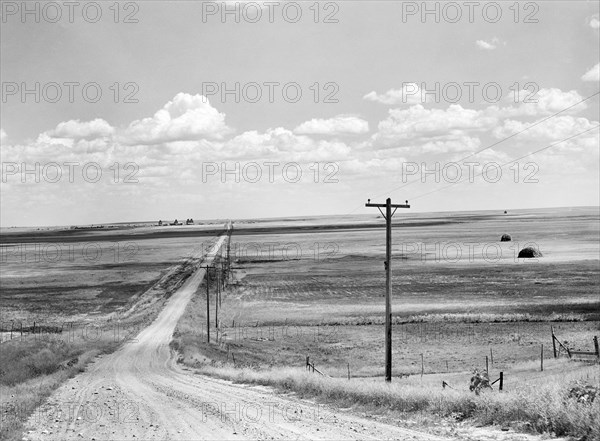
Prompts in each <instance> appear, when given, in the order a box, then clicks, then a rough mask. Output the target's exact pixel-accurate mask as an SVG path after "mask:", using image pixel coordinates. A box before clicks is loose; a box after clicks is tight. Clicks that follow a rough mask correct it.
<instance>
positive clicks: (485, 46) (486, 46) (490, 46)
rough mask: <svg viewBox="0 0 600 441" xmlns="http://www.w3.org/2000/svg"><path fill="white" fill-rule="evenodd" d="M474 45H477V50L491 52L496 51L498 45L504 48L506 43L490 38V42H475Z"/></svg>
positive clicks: (496, 38)
mask: <svg viewBox="0 0 600 441" xmlns="http://www.w3.org/2000/svg"><path fill="white" fill-rule="evenodd" d="M475 44H476V45H477V47H478V48H479V49H482V50H484V51H493V50H494V49H496V48H497V47H498V46H499V45H503V46H506V42H505V41H502V40H500V39H499V38H498V37H494V38H492V40H491V41H489V42H488V41H485V40H477V41H476V42H475Z"/></svg>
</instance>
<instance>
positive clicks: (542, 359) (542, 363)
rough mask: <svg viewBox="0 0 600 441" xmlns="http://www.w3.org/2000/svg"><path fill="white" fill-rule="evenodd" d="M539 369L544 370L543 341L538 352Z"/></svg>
mask: <svg viewBox="0 0 600 441" xmlns="http://www.w3.org/2000/svg"><path fill="white" fill-rule="evenodd" d="M540 371H542V372H543V371H544V343H542V350H541V353H540Z"/></svg>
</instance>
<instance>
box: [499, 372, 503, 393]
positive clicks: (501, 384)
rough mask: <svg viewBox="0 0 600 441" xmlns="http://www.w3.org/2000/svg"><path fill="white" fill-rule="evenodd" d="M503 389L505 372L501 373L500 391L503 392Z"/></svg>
mask: <svg viewBox="0 0 600 441" xmlns="http://www.w3.org/2000/svg"><path fill="white" fill-rule="evenodd" d="M503 387H504V372H500V387H499V388H498V389H499V390H502V388H503Z"/></svg>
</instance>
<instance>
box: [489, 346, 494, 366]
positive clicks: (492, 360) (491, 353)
mask: <svg viewBox="0 0 600 441" xmlns="http://www.w3.org/2000/svg"><path fill="white" fill-rule="evenodd" d="M490 361H491V362H492V366H494V351H493V350H492V348H490Z"/></svg>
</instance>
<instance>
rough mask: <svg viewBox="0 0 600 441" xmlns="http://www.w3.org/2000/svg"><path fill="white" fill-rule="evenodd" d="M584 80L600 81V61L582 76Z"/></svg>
mask: <svg viewBox="0 0 600 441" xmlns="http://www.w3.org/2000/svg"><path fill="white" fill-rule="evenodd" d="M581 79H582V80H583V81H600V63H598V64H596V65H595V66H594V67H592V68H591V69H590V70H588V71H587V72H586V73H585V74H583V76H582V77H581Z"/></svg>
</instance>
